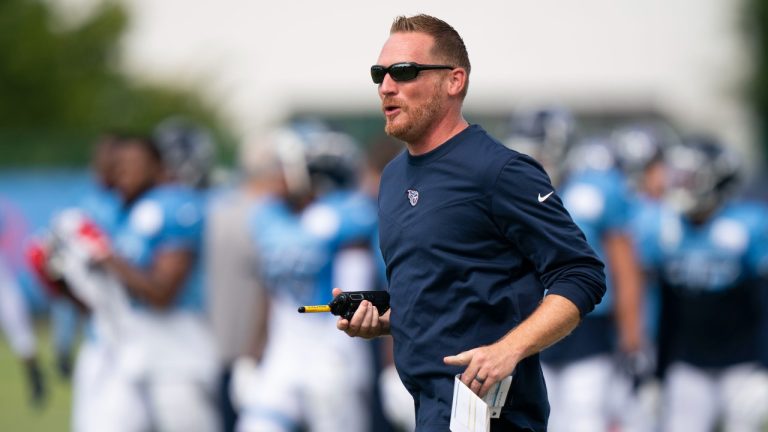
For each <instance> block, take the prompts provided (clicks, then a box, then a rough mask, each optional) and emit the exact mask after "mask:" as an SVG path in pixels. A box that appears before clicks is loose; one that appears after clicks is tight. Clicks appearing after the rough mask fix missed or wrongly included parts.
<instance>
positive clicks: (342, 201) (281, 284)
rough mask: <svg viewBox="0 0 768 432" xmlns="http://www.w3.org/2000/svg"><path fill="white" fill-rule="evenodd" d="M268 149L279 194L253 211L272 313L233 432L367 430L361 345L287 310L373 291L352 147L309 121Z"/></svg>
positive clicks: (368, 218)
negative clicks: (280, 176)
mask: <svg viewBox="0 0 768 432" xmlns="http://www.w3.org/2000/svg"><path fill="white" fill-rule="evenodd" d="M267 144H268V145H271V146H273V147H274V148H275V150H276V151H277V153H278V156H279V158H280V160H281V165H282V168H283V173H284V176H285V182H286V186H287V190H288V194H287V195H286V196H285V197H283V198H281V197H272V198H270V199H266V200H264V201H263V202H261V203H260V204H257V205H256V206H255V208H254V211H253V214H252V219H251V221H252V224H251V236H252V239H253V241H254V244H255V245H256V248H257V254H258V256H259V258H260V269H261V272H262V274H263V276H264V282H265V284H266V287H267V288H268V290H269V292H270V295H271V306H270V320H269V331H268V340H267V345H266V349H265V352H264V356H263V359H262V361H261V363H260V364H259V366H258V367H257V368H255V369H254V371H253V372H254V373H252V375H251V376H252V377H255V378H252V380H251V382H253V384H252V385H251V386H249V387H247V389H246V390H247V391H246V392H244V393H245V394H242V395H240V397H239V399H240V400H241V405H242V410H241V413H240V420H239V423H238V430H239V431H242V432H246V431H292V430H294V429H295V428H297V427H298V426H300V425H303V426H304V427H306V428H307V429H309V430H311V431H328V432H331V431H334V432H335V431H340V430H355V431H362V430H366V429H367V428H368V418H369V406H370V403H369V400H370V387H371V382H372V381H371V380H372V377H371V375H370V373H371V371H370V361H371V360H370V352H369V348H368V347H367V346H366V345H365V344H364V343H363V342H361V341H360V340H356V339H353V338H349V337H347V336H346V335H344V334H342V333H340V332H339V331H338V330H336V327H335V322H336V317H334V316H332V315H330V314H316V315H299V314H298V313H297V312H296V309H297V306H298V305H304V304H327V303H329V302H330V301H331V299H332V296H331V288H332V287H345V289H347V290H369V289H372V288H373V283H374V277H375V276H374V272H375V270H374V263H373V259H372V257H371V252H370V239H371V237H372V234H373V229H374V227H375V223H376V210H375V207H373V206H372V205H371V202H370V200H369V199H368V198H367V197H365V196H362V195H360V194H359V193H355V192H352V191H351V190H352V188H353V187H354V186H355V174H356V173H357V170H358V167H357V165H356V163H357V154H358V150H357V147H356V145H355V144H354V142H353V141H352V140H351V138H350V137H348V136H346V135H344V134H341V133H338V132H333V131H330V130H326V129H324V128H323V127H322V126H318V125H312V124H309V125H308V124H300V125H298V126H293V127H291V128H286V129H282V130H280V131H277V132H276V133H275V134H274V135H273V136H272V137H271V139H270V140H268V143H267Z"/></svg>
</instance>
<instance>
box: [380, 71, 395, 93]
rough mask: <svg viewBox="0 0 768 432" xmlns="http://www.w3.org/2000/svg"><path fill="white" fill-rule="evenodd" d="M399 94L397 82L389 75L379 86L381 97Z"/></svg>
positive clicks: (385, 76)
mask: <svg viewBox="0 0 768 432" xmlns="http://www.w3.org/2000/svg"><path fill="white" fill-rule="evenodd" d="M396 93H397V82H395V80H393V79H392V77H391V76H389V74H386V75H384V81H382V82H381V84H379V95H380V96H390V95H393V94H396Z"/></svg>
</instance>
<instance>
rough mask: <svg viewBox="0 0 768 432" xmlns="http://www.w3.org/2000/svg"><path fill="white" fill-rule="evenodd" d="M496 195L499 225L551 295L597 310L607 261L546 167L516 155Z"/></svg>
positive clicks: (495, 213) (494, 203)
mask: <svg viewBox="0 0 768 432" xmlns="http://www.w3.org/2000/svg"><path fill="white" fill-rule="evenodd" d="M492 194H493V195H492V198H491V200H492V201H491V203H492V205H491V208H492V212H493V218H494V220H495V222H496V224H497V225H498V226H499V228H500V229H501V231H502V232H503V233H504V234H505V235H506V237H507V239H509V241H510V242H511V243H512V244H513V245H514V247H516V248H517V249H518V250H519V252H520V253H521V254H522V255H523V256H524V257H525V258H526V259H527V260H529V261H530V262H531V263H532V265H533V267H534V268H535V269H536V272H537V273H538V275H539V278H540V279H541V281H542V283H543V285H544V287H545V289H546V293H547V295H550V294H557V295H559V296H562V297H565V298H567V299H568V300H570V301H571V302H573V303H574V304H575V305H576V306H577V307H578V308H579V312H580V314H581V316H582V317H583V316H584V315H585V314H587V313H588V312H590V311H592V309H594V307H595V305H596V304H598V303H600V300H601V298H602V297H603V295H604V294H605V290H606V286H605V274H604V271H603V263H602V261H600V259H598V258H597V256H596V255H595V253H594V251H593V250H592V248H591V247H590V246H589V244H587V241H586V239H585V237H584V234H583V233H582V232H581V230H580V229H579V228H578V227H577V226H576V224H575V223H574V222H573V219H572V218H571V216H570V215H569V214H568V211H567V210H566V209H565V207H564V206H563V203H562V201H561V199H560V197H559V196H558V195H557V192H556V191H555V190H554V188H553V186H552V184H551V182H550V180H549V177H548V176H547V174H546V173H545V172H544V170H543V169H542V168H541V166H540V165H539V164H538V163H536V162H535V161H534V160H533V159H531V158H530V157H528V156H525V155H516V156H515V157H513V158H512V159H511V160H510V161H509V162H508V163H507V164H506V165H505V166H504V167H503V168H502V170H501V171H500V173H499V175H498V177H497V179H496V181H495V185H494V188H493V192H492Z"/></svg>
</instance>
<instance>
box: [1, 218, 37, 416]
mask: <svg viewBox="0 0 768 432" xmlns="http://www.w3.org/2000/svg"><path fill="white" fill-rule="evenodd" d="M3 216H4V214H2V213H0V236H2V235H3V234H4V233H5V232H6V229H7V227H6V224H5V220H4V217H3ZM4 252H5V251H0V329H2V331H3V333H4V334H5V337H6V338H7V340H8V343H9V344H10V346H11V350H12V351H13V353H14V354H15V355H16V356H17V357H18V358H19V359H20V360H21V361H22V363H23V365H24V372H25V374H26V380H27V385H28V388H29V397H30V402H31V403H32V404H33V405H34V406H38V407H39V406H42V404H43V403H44V402H45V399H46V395H47V392H46V385H45V380H44V377H43V373H42V371H41V369H40V364H39V361H38V359H37V346H36V345H37V344H36V338H35V333H34V328H33V326H32V320H31V318H30V316H29V310H28V306H27V303H26V301H25V300H24V296H23V294H22V288H21V285H20V284H19V281H18V278H17V275H16V274H15V273H14V271H13V269H12V267H11V266H10V265H9V262H8V261H9V260H8V259H7V257H6V256H5V253H4Z"/></svg>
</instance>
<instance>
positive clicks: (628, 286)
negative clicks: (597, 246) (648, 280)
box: [603, 231, 643, 353]
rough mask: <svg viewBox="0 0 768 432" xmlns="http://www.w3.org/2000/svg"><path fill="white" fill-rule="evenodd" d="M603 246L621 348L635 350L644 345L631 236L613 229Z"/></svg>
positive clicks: (639, 275)
mask: <svg viewBox="0 0 768 432" xmlns="http://www.w3.org/2000/svg"><path fill="white" fill-rule="evenodd" d="M603 247H604V249H605V260H606V262H607V265H608V267H610V268H611V269H612V272H611V274H612V277H613V281H614V284H613V286H614V287H615V289H616V293H615V295H616V296H615V301H614V305H615V315H616V323H617V326H618V330H619V344H620V348H621V350H622V351H623V352H625V353H632V352H636V351H638V350H639V349H641V348H642V345H643V332H642V313H641V312H642V301H643V297H642V294H643V285H642V284H643V282H642V273H641V270H640V266H639V264H638V262H637V258H636V256H635V252H634V247H633V245H632V240H631V239H630V238H629V236H628V235H626V234H625V233H623V232H620V231H614V232H611V233H610V234H608V235H606V236H605V238H604V239H603Z"/></svg>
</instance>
